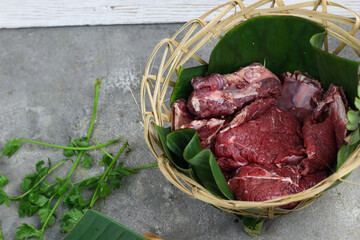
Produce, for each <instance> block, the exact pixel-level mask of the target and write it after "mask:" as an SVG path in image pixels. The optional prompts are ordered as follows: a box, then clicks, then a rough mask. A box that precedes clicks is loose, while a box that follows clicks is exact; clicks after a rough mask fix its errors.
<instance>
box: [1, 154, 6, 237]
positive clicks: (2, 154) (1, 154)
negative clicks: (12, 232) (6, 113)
mask: <svg viewBox="0 0 360 240" xmlns="http://www.w3.org/2000/svg"><path fill="white" fill-rule="evenodd" d="M4 151H5V148H4V149H3V150H2V151H1V152H0V157H1V156H2V155H3V153H4ZM0 240H1V239H0Z"/></svg>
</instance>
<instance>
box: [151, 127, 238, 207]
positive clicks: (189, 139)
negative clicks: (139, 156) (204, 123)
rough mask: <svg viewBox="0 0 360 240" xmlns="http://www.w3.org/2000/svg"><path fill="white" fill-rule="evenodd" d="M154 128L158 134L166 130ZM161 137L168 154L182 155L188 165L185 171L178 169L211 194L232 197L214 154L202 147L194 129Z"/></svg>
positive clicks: (177, 131) (178, 131)
mask: <svg viewBox="0 0 360 240" xmlns="http://www.w3.org/2000/svg"><path fill="white" fill-rule="evenodd" d="M156 130H157V131H158V134H159V136H160V134H164V132H166V131H167V130H166V129H164V128H162V127H159V126H156ZM161 138H163V139H166V145H167V147H168V148H167V149H168V151H169V154H170V156H174V155H176V156H178V157H179V159H180V157H182V159H181V161H186V162H187V164H188V165H189V168H188V169H185V171H184V169H179V170H180V171H182V172H184V173H187V174H188V175H189V176H190V177H192V178H193V179H194V180H195V181H197V182H198V183H200V184H202V185H203V186H204V187H205V188H206V189H207V190H209V191H210V192H212V193H213V194H215V195H217V196H219V197H222V198H227V199H231V200H233V199H234V196H233V194H232V193H231V190H230V188H229V186H228V184H227V182H226V180H225V177H224V175H223V174H222V172H221V170H220V167H219V165H218V164H217V162H216V160H215V158H214V155H213V154H212V153H211V151H210V150H208V149H205V150H203V149H202V147H201V144H200V139H199V136H198V134H197V132H196V130H195V129H180V130H176V131H173V132H171V133H169V134H167V135H166V136H165V137H164V136H161ZM167 154H168V153H167ZM175 163H176V164H178V163H177V162H175ZM174 165H175V164H174ZM175 166H176V165H175Z"/></svg>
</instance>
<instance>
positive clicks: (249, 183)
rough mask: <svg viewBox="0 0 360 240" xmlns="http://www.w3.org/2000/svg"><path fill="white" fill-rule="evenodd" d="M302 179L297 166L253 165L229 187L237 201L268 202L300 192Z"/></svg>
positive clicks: (238, 175) (246, 167) (241, 172)
mask: <svg viewBox="0 0 360 240" xmlns="http://www.w3.org/2000/svg"><path fill="white" fill-rule="evenodd" d="M300 178H301V175H300V174H299V171H298V169H297V167H296V166H295V165H286V166H284V167H281V168H279V167H277V166H276V165H274V164H270V165H258V164H251V165H248V166H244V167H242V168H241V170H240V171H239V173H238V174H237V175H236V176H235V177H233V178H232V179H230V181H229V187H230V189H231V191H232V192H233V194H234V196H235V199H237V200H241V201H266V200H271V199H275V198H279V197H282V196H287V195H290V194H295V193H298V192H300V191H301V190H302V189H301V188H300ZM295 205H296V204H295Z"/></svg>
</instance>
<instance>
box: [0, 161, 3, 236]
mask: <svg viewBox="0 0 360 240" xmlns="http://www.w3.org/2000/svg"><path fill="white" fill-rule="evenodd" d="M0 156H1V155H0ZM0 240H3V237H2V233H1V225H0Z"/></svg>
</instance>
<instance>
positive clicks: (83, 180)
mask: <svg viewBox="0 0 360 240" xmlns="http://www.w3.org/2000/svg"><path fill="white" fill-rule="evenodd" d="M101 176H102V174H99V175H95V176H92V177H89V178H85V179H82V180H80V181H77V182H74V183H73V184H74V185H77V184H79V183H82V182H85V181H88V180H89V179H93V178H100V177H101Z"/></svg>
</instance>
